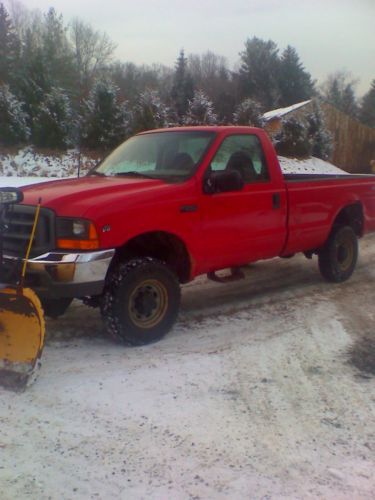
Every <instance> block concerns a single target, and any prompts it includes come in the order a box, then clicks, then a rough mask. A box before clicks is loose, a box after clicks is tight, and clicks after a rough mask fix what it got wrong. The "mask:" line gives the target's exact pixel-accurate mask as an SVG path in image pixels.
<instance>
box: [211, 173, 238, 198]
mask: <svg viewBox="0 0 375 500" xmlns="http://www.w3.org/2000/svg"><path fill="white" fill-rule="evenodd" d="M244 185H245V182H244V180H243V178H242V176H241V174H240V173H239V172H238V171H237V170H224V171H222V172H211V173H210V174H209V175H208V177H207V178H206V179H205V181H204V192H205V193H206V194H213V193H225V192H228V191H241V189H242V188H243V187H244Z"/></svg>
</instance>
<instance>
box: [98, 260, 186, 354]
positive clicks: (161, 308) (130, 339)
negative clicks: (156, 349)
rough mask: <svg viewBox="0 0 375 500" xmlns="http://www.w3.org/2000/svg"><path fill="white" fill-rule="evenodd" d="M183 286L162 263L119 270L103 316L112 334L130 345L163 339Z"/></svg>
mask: <svg viewBox="0 0 375 500" xmlns="http://www.w3.org/2000/svg"><path fill="white" fill-rule="evenodd" d="M180 296H181V292H180V285H179V283H178V280H177V278H176V276H175V274H174V273H173V272H172V271H171V270H170V269H169V268H168V267H167V266H166V264H165V263H164V262H162V261H160V260H157V259H154V258H151V257H144V258H139V259H132V260H130V261H128V262H125V263H122V264H120V265H119V266H117V267H116V268H115V269H114V271H113V272H112V273H111V275H110V277H109V279H108V282H107V285H106V288H105V290H104V294H103V299H102V304H101V313H102V316H103V319H104V322H105V325H106V328H107V331H108V332H109V334H110V335H111V336H112V337H114V338H115V339H117V340H121V341H122V342H124V343H126V344H130V345H143V344H149V343H151V342H155V341H157V340H159V339H160V338H162V337H163V336H164V335H165V334H166V333H167V332H168V331H169V330H170V329H171V327H172V325H173V324H174V322H175V320H176V318H177V314H178V310H179V305H180Z"/></svg>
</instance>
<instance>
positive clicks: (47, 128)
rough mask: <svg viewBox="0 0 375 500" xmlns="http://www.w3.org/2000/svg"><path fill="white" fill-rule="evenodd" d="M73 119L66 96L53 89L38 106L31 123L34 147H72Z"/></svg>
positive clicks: (60, 91) (58, 89)
mask: <svg viewBox="0 0 375 500" xmlns="http://www.w3.org/2000/svg"><path fill="white" fill-rule="evenodd" d="M72 138H73V119H72V110H71V105H70V101H69V98H68V96H67V95H66V94H65V93H64V92H63V90H62V89H60V88H56V87H53V88H52V89H51V91H50V92H49V93H48V94H46V96H45V98H44V100H43V102H42V103H41V105H40V106H39V108H38V110H37V113H36V116H35V118H34V123H33V143H34V144H35V145H36V146H40V147H48V148H55V149H65V148H67V147H68V146H69V145H72Z"/></svg>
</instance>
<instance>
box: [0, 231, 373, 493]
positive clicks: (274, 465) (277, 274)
mask: <svg viewBox="0 0 375 500" xmlns="http://www.w3.org/2000/svg"><path fill="white" fill-rule="evenodd" d="M374 247H375V237H373V236H371V237H367V238H366V239H364V240H363V241H362V242H361V250H362V252H361V259H360V262H359V265H358V269H357V271H356V272H355V274H354V276H353V278H352V279H351V280H350V281H348V282H346V283H344V284H341V285H338V286H334V285H329V284H327V283H325V282H323V281H322V280H321V278H320V276H319V274H318V271H317V264H316V261H313V262H310V261H307V260H306V259H305V258H303V257H295V258H294V259H289V260H285V259H284V260H281V259H275V260H272V261H269V262H259V263H257V264H256V265H252V266H249V268H248V269H247V271H246V279H245V280H242V281H240V282H236V283H232V284H226V285H222V284H218V283H213V282H209V281H207V280H206V279H204V278H201V279H198V280H196V281H195V282H193V283H191V284H188V285H186V286H184V287H183V300H182V310H181V314H180V316H179V319H178V322H177V324H176V326H175V327H174V328H173V330H172V332H171V333H170V334H169V335H167V336H166V337H165V339H163V340H162V341H161V342H159V343H157V344H153V345H150V346H146V347H140V348H126V347H123V346H121V345H117V344H114V343H113V342H112V341H111V340H109V339H108V338H107V337H106V335H105V333H104V329H103V326H102V323H101V320H100V317H99V313H98V312H97V311H96V310H93V309H89V308H87V307H85V306H83V305H81V304H80V303H78V302H77V303H74V304H73V305H72V306H71V308H70V309H69V310H68V312H67V314H66V315H65V316H64V317H63V318H61V319H60V320H55V321H52V320H48V321H47V345H46V347H45V350H44V355H43V366H42V369H41V372H40V375H39V379H38V380H37V382H36V383H35V384H34V385H33V386H32V387H30V388H29V389H28V390H27V391H26V392H25V393H23V394H13V393H10V392H6V391H4V390H1V389H0V422H1V434H0V484H1V485H2V488H1V490H2V493H1V498H2V500H14V499H17V500H23V499H25V500H29V499H35V500H36V499H37V500H44V499H53V500H54V499H56V500H57V499H59V500H60V499H96V498H98V499H99V498H100V499H109V498H121V499H126V500H128V499H129V500H132V499H136V500H138V499H145V500H146V499H147V500H149V499H155V500H156V499H158V500H159V499H176V500H179V499H181V500H184V499H193V498H195V499H199V498H200V499H206V498H207V499H231V500H232V499H233V500H236V499H238V500H242V499H244V498H249V499H287V498H288V499H315V498H324V499H332V500H337V499H340V500H353V499H356V500H358V499H368V500H370V499H373V498H375V476H374V470H375V405H374V402H375V385H374V378H372V377H371V375H370V374H369V373H367V372H366V371H360V370H359V369H357V368H356V367H355V366H353V365H352V364H351V362H350V361H351V359H354V357H355V353H356V352H357V353H358V352H360V349H361V345H362V342H363V338H365V337H366V335H373V333H374V321H375V308H374V289H375V288H374V287H375V271H374V269H375V249H374ZM372 348H373V349H374V345H372ZM373 354H374V352H373Z"/></svg>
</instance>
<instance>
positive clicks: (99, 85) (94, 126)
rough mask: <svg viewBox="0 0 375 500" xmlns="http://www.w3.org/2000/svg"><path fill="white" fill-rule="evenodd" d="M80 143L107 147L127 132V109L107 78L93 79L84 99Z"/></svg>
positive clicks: (122, 137) (117, 142)
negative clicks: (88, 92) (86, 97)
mask: <svg viewBox="0 0 375 500" xmlns="http://www.w3.org/2000/svg"><path fill="white" fill-rule="evenodd" d="M83 108H84V115H83V117H82V120H81V125H80V137H81V140H80V143H81V144H82V145H83V146H86V147H88V148H93V149H101V150H109V149H112V148H114V147H115V146H117V145H118V144H119V143H120V142H122V141H123V140H124V139H126V138H127V137H128V135H129V125H130V113H129V111H128V108H127V103H126V102H121V101H120V99H119V92H118V88H117V87H116V86H115V85H114V84H113V83H112V82H111V81H109V80H98V81H96V82H95V83H94V85H93V88H92V90H91V92H90V94H89V97H88V99H86V100H85V102H84V106H83Z"/></svg>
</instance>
